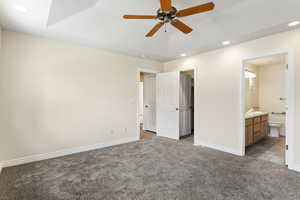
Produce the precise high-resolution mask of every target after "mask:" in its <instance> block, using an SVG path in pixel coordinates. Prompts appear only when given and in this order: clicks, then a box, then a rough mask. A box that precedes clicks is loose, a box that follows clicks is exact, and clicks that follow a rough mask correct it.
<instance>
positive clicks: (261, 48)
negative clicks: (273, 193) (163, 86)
mask: <svg viewBox="0 0 300 200" xmlns="http://www.w3.org/2000/svg"><path fill="white" fill-rule="evenodd" d="M299 41H300V29H297V30H294V31H290V32H285V33H280V34H276V35H272V36H269V37H265V38H261V39H258V40H254V41H250V42H246V43H242V44H240V45H235V46H231V47H227V48H223V49H219V50H215V51H211V52H207V53H203V54H199V55H196V56H192V57H188V58H183V59H180V60H175V61H171V62H167V63H165V65H164V69H165V71H174V70H178V69H181V68H182V67H188V66H196V67H197V70H196V73H197V80H196V82H197V83H196V84H197V85H196V87H197V91H196V95H197V102H196V106H197V107H196V110H195V117H196V119H195V120H196V124H195V143H196V144H202V145H206V146H211V147H213V148H218V149H222V150H226V151H229V152H232V153H237V154H241V153H242V152H243V148H242V146H241V141H242V138H241V137H242V136H241V121H240V119H241V118H240V117H241V113H242V109H241V106H240V105H241V88H240V85H241V84H240V83H241V82H242V81H244V79H243V78H242V76H241V75H242V60H243V59H246V58H252V57H256V56H261V55H267V54H270V53H274V52H280V51H290V52H291V56H293V58H292V60H291V61H292V63H291V64H294V66H295V85H296V91H295V102H296V109H295V110H294V112H295V122H299V121H300V87H299V85H300V42H299ZM241 78H242V79H241ZM299 133H300V124H299V123H296V127H295V134H296V136H295V140H294V141H291V142H292V143H293V145H294V147H295V149H296V153H295V155H294V157H293V160H294V161H295V162H296V164H298V167H300V134H299ZM291 145H292V144H291ZM299 170H300V168H299Z"/></svg>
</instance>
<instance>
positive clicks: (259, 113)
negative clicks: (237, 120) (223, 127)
mask: <svg viewBox="0 0 300 200" xmlns="http://www.w3.org/2000/svg"><path fill="white" fill-rule="evenodd" d="M267 114H268V113H267V112H250V113H246V114H245V119H250V118H253V117H259V116H263V115H267Z"/></svg>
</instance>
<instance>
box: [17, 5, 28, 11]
mask: <svg viewBox="0 0 300 200" xmlns="http://www.w3.org/2000/svg"><path fill="white" fill-rule="evenodd" d="M15 9H16V11H19V12H22V13H26V12H27V11H28V10H27V9H26V8H25V7H23V6H20V5H15Z"/></svg>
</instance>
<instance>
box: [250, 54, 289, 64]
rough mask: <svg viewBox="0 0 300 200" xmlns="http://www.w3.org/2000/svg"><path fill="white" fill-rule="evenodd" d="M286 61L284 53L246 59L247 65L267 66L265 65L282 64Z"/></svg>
mask: <svg viewBox="0 0 300 200" xmlns="http://www.w3.org/2000/svg"><path fill="white" fill-rule="evenodd" d="M285 63H286V55H275V56H268V57H263V58H258V59H254V60H249V61H247V64H249V65H255V66H267V65H283V64H285Z"/></svg>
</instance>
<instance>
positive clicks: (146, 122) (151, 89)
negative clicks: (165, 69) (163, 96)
mask: <svg viewBox="0 0 300 200" xmlns="http://www.w3.org/2000/svg"><path fill="white" fill-rule="evenodd" d="M143 102H144V109H143V112H144V114H143V129H144V130H148V131H153V132H155V131H156V76H155V75H146V76H145V77H144V99H143Z"/></svg>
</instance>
